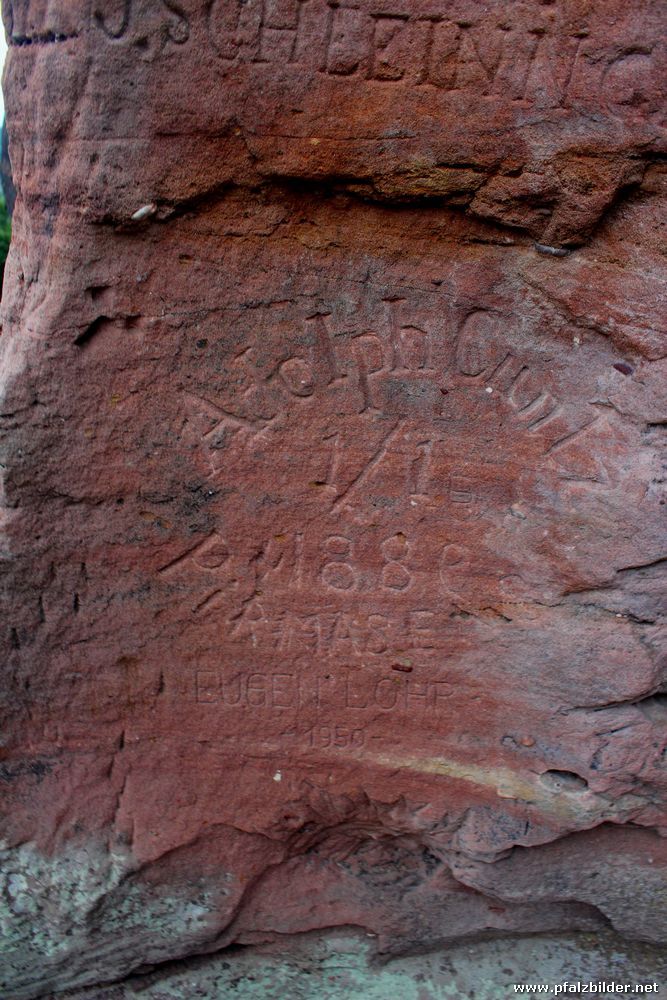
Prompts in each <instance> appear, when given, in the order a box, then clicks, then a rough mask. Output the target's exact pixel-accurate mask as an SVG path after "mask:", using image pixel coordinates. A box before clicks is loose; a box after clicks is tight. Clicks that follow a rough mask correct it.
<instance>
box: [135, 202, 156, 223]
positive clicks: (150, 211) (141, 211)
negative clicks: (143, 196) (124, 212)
mask: <svg viewBox="0 0 667 1000" xmlns="http://www.w3.org/2000/svg"><path fill="white" fill-rule="evenodd" d="M156 212H157V205H155V204H154V203H153V202H151V204H150V205H142V206H141V208H138V209H137V210H136V212H135V213H134V215H133V216H132V222H141V220H142V219H147V218H148V217H149V216H150V215H155V213H156Z"/></svg>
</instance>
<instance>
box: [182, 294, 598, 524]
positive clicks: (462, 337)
mask: <svg viewBox="0 0 667 1000" xmlns="http://www.w3.org/2000/svg"><path fill="white" fill-rule="evenodd" d="M406 313H407V310H406V308H405V306H404V304H403V300H401V299H386V300H384V302H383V303H382V312H381V314H380V316H379V317H378V330H379V332H374V331H373V332H369V331H363V332H356V331H351V332H350V333H349V334H348V336H347V337H346V338H345V341H343V340H342V339H339V338H336V337H335V336H334V333H333V331H332V327H331V318H330V316H328V315H326V314H318V315H316V316H311V317H306V318H305V319H304V334H305V335H304V337H303V338H301V339H302V340H305V341H306V342H308V343H309V344H310V347H309V349H307V350H304V351H302V352H301V353H299V354H295V355H292V356H288V357H283V358H281V359H277V360H276V361H275V362H273V363H272V364H269V365H264V366H263V367H260V366H259V365H258V363H257V361H256V359H255V351H256V349H255V348H254V347H248V348H246V349H244V350H243V351H242V352H241V353H240V354H239V355H238V356H237V357H236V358H235V359H234V360H233V362H232V365H231V369H230V374H229V377H228V379H227V380H226V381H227V386H226V391H227V392H228V398H227V399H219V400H218V399H212V398H204V397H201V396H196V395H193V394H186V396H185V397H184V402H185V406H186V411H187V412H188V413H189V414H190V415H191V418H192V419H193V422H196V421H197V420H199V421H200V423H202V424H205V426H206V429H205V430H204V431H203V432H202V433H201V441H202V443H203V445H204V446H205V451H206V454H207V458H208V461H209V464H210V468H211V475H212V477H214V478H215V477H216V475H217V474H218V473H219V472H220V471H222V470H224V456H223V455H222V449H221V448H220V447H219V445H220V443H221V441H222V439H223V438H224V437H227V438H231V437H234V438H236V439H238V440H239V441H242V442H244V443H245V444H251V443H253V442H256V441H257V440H259V439H260V438H261V435H262V434H263V433H264V432H265V431H266V430H267V429H268V428H269V427H271V426H273V425H275V422H276V421H277V420H278V419H279V418H280V417H281V415H282V414H284V413H285V412H286V411H287V410H288V409H289V408H291V407H298V406H299V405H301V406H304V405H305V404H306V403H308V401H310V400H312V399H318V400H322V402H323V403H324V402H325V400H326V399H327V398H331V399H333V398H335V399H336V400H337V403H338V404H340V402H341V400H342V401H343V405H344V407H345V410H346V411H347V412H352V413H356V414H358V415H359V416H365V417H367V418H368V419H371V418H373V417H379V418H386V417H387V415H388V414H391V413H392V412H394V413H396V414H397V416H396V418H395V419H394V420H392V421H391V422H389V423H388V426H387V427H386V429H382V427H380V433H379V434H378V432H377V431H371V432H369V434H368V435H367V436H368V438H369V440H373V439H372V438H371V437H370V434H374V440H373V444H372V446H371V448H370V450H369V453H368V455H367V458H366V460H365V462H364V464H363V465H362V466H361V467H360V468H359V469H358V470H357V471H356V472H355V473H354V475H353V476H352V478H349V479H348V480H347V481H342V480H341V478H340V472H341V464H342V463H341V462H340V456H341V451H342V450H343V449H344V445H345V442H344V440H343V437H342V435H341V433H340V432H329V434H328V435H327V437H326V438H325V441H326V444H327V447H328V450H329V462H328V471H327V473H326V478H325V479H324V480H323V481H322V485H326V486H331V487H332V488H333V489H334V490H335V491H336V495H335V496H334V497H333V499H332V510H333V512H334V513H338V512H340V511H341V510H343V508H344V507H345V505H346V504H347V503H348V502H349V501H350V500H351V499H352V495H353V494H354V492H355V491H358V490H360V489H365V488H366V486H367V483H368V481H369V479H370V478H371V476H372V475H374V474H375V473H376V472H377V471H378V470H379V467H380V466H381V465H382V463H383V462H385V461H386V459H387V458H388V456H390V455H392V457H393V454H395V453H396V452H397V451H399V452H400V454H401V455H402V456H405V452H406V450H407V449H406V446H405V442H404V441H403V440H402V439H403V438H404V437H405V435H406V434H409V433H412V431H411V429H410V425H409V423H408V422H409V421H414V420H418V421H420V422H425V423H426V425H427V426H429V425H430V426H429V429H428V431H426V430H424V431H422V432H421V433H418V434H417V436H416V437H414V438H413V439H412V440H411V441H410V445H409V450H410V454H409V455H408V456H405V457H402V458H401V459H400V463H402V466H403V469H404V487H403V488H404V492H405V493H408V494H426V493H428V492H429V491H430V490H432V489H435V490H436V491H437V492H440V491H441V490H442V487H443V483H442V482H437V481H433V478H432V471H433V468H434V464H435V460H436V458H437V451H438V448H442V447H443V445H444V443H445V442H446V440H447V435H446V434H445V433H444V432H443V433H442V436H441V438H440V439H438V436H437V432H435V431H434V429H433V426H432V425H433V421H434V420H446V419H447V418H448V417H450V416H455V414H454V413H453V412H452V410H451V406H452V405H453V404H452V403H450V402H449V401H448V400H447V396H448V395H450V394H451V393H452V392H453V391H458V392H461V391H467V392H468V393H474V392H477V397H478V398H477V403H476V405H477V406H478V407H480V406H482V403H481V401H480V399H481V396H480V390H481V391H486V392H487V393H489V394H496V395H495V397H494V398H498V397H500V398H501V399H502V400H504V403H505V405H506V406H507V407H508V409H509V411H510V413H511V414H512V415H513V419H514V421H515V424H516V426H517V429H520V430H521V431H523V432H525V433H527V434H529V435H531V436H534V438H535V440H536V441H538V442H539V444H540V448H541V450H542V452H543V453H544V454H545V455H548V456H551V455H557V454H558V453H559V452H560V451H561V450H562V449H564V448H565V447H566V446H568V445H569V444H572V443H573V442H574V441H575V440H576V439H577V438H579V437H580V436H581V435H582V434H585V433H589V432H591V431H592V430H593V428H594V426H595V424H596V423H598V422H599V421H600V419H601V418H600V416H599V413H597V412H596V411H594V410H590V409H589V410H585V409H583V408H582V407H581V406H576V405H573V404H566V403H564V402H563V401H562V400H560V399H559V398H558V397H557V396H556V395H555V393H553V392H552V391H550V390H549V389H547V388H545V386H544V384H543V378H542V377H541V376H540V375H539V374H538V373H536V372H535V371H534V370H533V368H532V367H531V365H530V364H528V363H527V362H526V361H525V360H523V359H522V358H520V357H518V356H517V355H516V354H514V353H513V352H512V351H511V350H510V349H508V347H507V332H509V329H508V328H509V321H507V320H505V319H504V318H503V317H502V316H500V315H498V314H496V313H492V312H490V311H488V310H483V309H477V310H474V311H472V312H470V313H469V314H468V315H467V316H466V317H465V318H464V319H463V320H462V321H461V322H460V324H459V328H458V330H456V331H454V332H453V334H452V332H451V331H447V330H443V329H442V328H441V324H437V323H436V322H434V323H433V324H429V326H428V327H426V325H425V324H423V323H422V325H421V326H418V325H416V324H411V323H410V321H409V317H408V316H407V315H406ZM436 345H437V347H438V353H437V361H436V360H435V359H436ZM443 345H444V351H443ZM229 387H231V389H230V388H229ZM232 390H233V394H232ZM332 393H334V394H335V395H332ZM340 393H342V395H340ZM487 405H488V404H487ZM399 445H400V447H399ZM397 464H399V463H396V462H394V465H397ZM454 494H456V496H457V500H456V502H457V503H458V504H459V511H460V512H461V513H463V508H464V507H467V508H468V510H467V512H466V513H465V516H470V515H471V513H472V502H473V499H474V497H473V494H472V492H471V490H470V489H469V487H467V486H466V485H465V482H464V481H463V477H462V479H461V484H460V488H452V498H453V497H454Z"/></svg>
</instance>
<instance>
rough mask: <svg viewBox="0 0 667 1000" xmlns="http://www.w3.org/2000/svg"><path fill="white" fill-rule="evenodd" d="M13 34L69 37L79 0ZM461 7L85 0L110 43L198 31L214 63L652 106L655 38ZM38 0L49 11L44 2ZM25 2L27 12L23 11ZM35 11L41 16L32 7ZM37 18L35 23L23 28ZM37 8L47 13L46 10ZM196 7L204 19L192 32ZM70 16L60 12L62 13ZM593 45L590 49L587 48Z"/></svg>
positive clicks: (19, 18) (541, 14)
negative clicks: (63, 25)
mask: <svg viewBox="0 0 667 1000" xmlns="http://www.w3.org/2000/svg"><path fill="white" fill-rule="evenodd" d="M16 6H17V12H16V13H13V17H14V20H15V26H14V27H13V30H12V31H11V33H10V34H11V36H12V41H13V42H14V44H24V43H25V42H26V40H27V41H30V40H32V37H33V36H34V38H35V40H38V41H39V40H41V39H43V38H47V37H48V38H49V39H50V38H51V37H52V36H53V40H56V38H65V37H77V36H78V34H79V33H80V32H81V31H82V30H83V20H84V18H85V14H84V5H83V3H78V4H77V5H76V8H77V9H76V11H75V13H76V18H75V19H76V21H77V24H76V26H75V28H74V30H72V31H71V33H70V32H68V33H66V34H65V33H62V34H61V33H58V32H57V31H56V32H54V30H53V29H51V30H48V28H49V25H50V21H49V24H47V21H48V20H49V18H51V20H52V16H51V8H52V7H53V5H44V4H39V9H38V4H37V2H36V0H32V2H30V3H26V4H21V5H16ZM466 6H467V7H469V8H470V10H469V14H468V16H455V15H454V14H453V12H452V11H450V10H449V7H448V5H445V4H442V3H441V4H438V3H436V2H434V3H433V4H432V9H431V10H429V9H428V8H427V7H426V8H425V7H424V6H422V5H419V7H418V9H417V10H414V11H411V10H409V9H407V8H406V7H405V5H398V8H397V7H396V6H394V5H392V4H391V3H387V4H386V5H382V4H378V5H375V4H374V5H370V4H369V5H366V7H365V9H364V6H363V5H356V4H351V3H349V4H348V3H339V2H333V0H209V2H208V3H206V4H203V5H201V8H200V9H199V10H198V11H197V12H196V14H195V13H194V12H190V11H188V7H187V5H186V4H184V3H183V2H181V0H153V2H152V3H151V4H149V5H146V6H142V5H140V4H139V3H138V2H137V0H108V2H104V3H102V2H101V0H95V2H94V3H93V5H92V11H91V19H92V24H93V27H94V28H95V29H96V30H97V31H99V33H100V34H101V35H102V37H103V38H105V39H106V40H107V41H108V42H111V43H122V42H124V41H128V42H133V43H134V44H138V45H139V44H140V43H141V41H142V39H147V38H148V37H150V36H155V37H157V38H158V39H159V44H158V49H157V50H158V51H161V50H162V49H164V47H165V46H166V45H168V44H173V45H178V46H182V45H184V44H185V43H186V42H188V41H189V40H190V39H191V38H192V36H193V35H195V34H197V35H199V36H200V37H201V36H202V35H203V36H204V37H206V39H207V42H208V44H209V45H210V46H211V49H212V51H213V52H215V53H216V55H217V57H218V58H219V60H220V63H221V65H222V66H225V67H228V66H233V65H236V64H239V63H250V64H253V65H254V66H256V67H257V69H258V70H259V69H261V68H262V67H263V66H266V67H267V68H272V69H275V68H280V69H281V70H282V69H283V68H294V69H300V70H302V71H309V72H312V73H319V74H323V75H325V76H329V77H331V78H334V79H343V80H345V79H349V80H353V81H355V82H357V83H359V82H363V81H367V82H369V83H370V84H371V85H373V84H383V85H392V86H403V87H406V86H409V87H413V88H417V89H419V88H430V89H433V90H436V91H441V92H443V93H451V94H461V95H463V96H465V95H468V94H474V95H475V96H483V97H491V98H493V97H495V98H497V99H502V100H510V101H528V102H536V103H539V104H541V105H550V106H561V107H568V106H576V104H577V102H578V101H579V100H581V99H582V97H583V98H585V97H586V94H587V93H588V92H591V91H594V92H596V93H598V94H601V95H602V99H603V101H604V102H605V104H606V106H607V107H608V109H609V110H610V112H611V113H612V114H614V115H623V114H626V113H628V111H632V112H633V113H636V112H639V113H641V114H644V115H647V116H648V115H652V114H655V113H658V114H659V113H660V111H661V104H660V99H659V93H658V88H656V84H655V80H656V77H657V75H658V67H657V63H656V53H655V51H654V47H653V46H651V45H650V44H647V45H646V46H645V47H643V48H642V49H641V50H636V51H632V52H630V53H628V52H621V53H619V52H618V51H617V50H616V49H615V48H614V49H606V48H603V49H602V52H600V46H604V45H605V42H606V39H604V38H603V39H600V40H598V41H597V44H595V40H594V39H592V38H591V32H590V29H589V28H588V27H587V26H585V25H582V24H581V23H578V24H577V26H576V28H575V27H572V28H571V29H570V32H569V33H568V32H563V31H558V29H557V28H555V27H554V24H553V20H552V19H551V18H550V17H549V11H548V10H545V11H542V10H540V9H539V8H538V9H537V10H536V11H535V14H534V17H533V18H532V19H530V18H528V19H527V18H525V17H524V18H516V21H515V19H514V18H513V17H512V14H511V11H508V12H507V13H506V14H504V16H503V17H498V16H497V13H496V14H494V12H493V11H490V12H487V11H485V10H481V11H480V10H479V9H477V8H478V5H474V4H469V5H466ZM47 7H48V13H47V14H45V10H46V8H47ZM24 11H25V12H26V13H25V14H24ZM38 15H39V16H38ZM40 18H41V20H42V21H43V22H44V23H43V27H44V30H43V31H39V32H36V31H32V33H30V32H27V31H24V30H23V28H22V23H23V20H25V21H26V23H27V21H28V20H29V21H30V24H31V26H33V25H35V24H38V23H39V21H40ZM45 18H46V20H45ZM195 18H198V19H201V20H202V21H203V22H204V23H203V25H202V30H197V31H195V25H194V21H195ZM71 20H72V19H71V17H70V18H68V23H69V22H70V21H71ZM593 54H594V57H592V56H593Z"/></svg>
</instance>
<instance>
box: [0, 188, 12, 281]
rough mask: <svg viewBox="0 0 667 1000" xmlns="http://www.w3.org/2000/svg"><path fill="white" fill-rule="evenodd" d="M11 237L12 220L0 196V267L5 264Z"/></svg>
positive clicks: (3, 199) (2, 196) (2, 197)
mask: <svg viewBox="0 0 667 1000" xmlns="http://www.w3.org/2000/svg"><path fill="white" fill-rule="evenodd" d="M11 235H12V220H11V219H10V218H9V215H8V214H7V206H6V204H5V198H4V195H1V194H0V265H2V264H4V263H5V260H6V259H7V253H8V252H9V240H10V239H11Z"/></svg>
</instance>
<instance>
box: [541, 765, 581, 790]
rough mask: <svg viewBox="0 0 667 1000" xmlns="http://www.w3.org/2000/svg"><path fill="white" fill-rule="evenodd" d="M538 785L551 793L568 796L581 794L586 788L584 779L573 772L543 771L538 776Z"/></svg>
mask: <svg viewBox="0 0 667 1000" xmlns="http://www.w3.org/2000/svg"><path fill="white" fill-rule="evenodd" d="M540 783H541V784H542V785H544V787H545V788H548V789H549V791H551V792H566V793H568V794H572V793H575V794H576V793H577V792H583V791H585V790H586V789H587V788H588V782H587V781H586V779H585V778H582V777H581V775H579V774H575V772H574V771H556V770H553V771H545V772H544V774H541V775H540Z"/></svg>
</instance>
